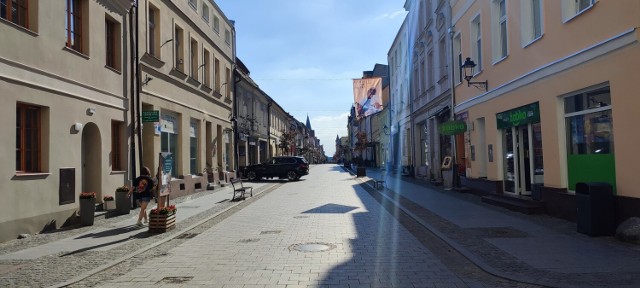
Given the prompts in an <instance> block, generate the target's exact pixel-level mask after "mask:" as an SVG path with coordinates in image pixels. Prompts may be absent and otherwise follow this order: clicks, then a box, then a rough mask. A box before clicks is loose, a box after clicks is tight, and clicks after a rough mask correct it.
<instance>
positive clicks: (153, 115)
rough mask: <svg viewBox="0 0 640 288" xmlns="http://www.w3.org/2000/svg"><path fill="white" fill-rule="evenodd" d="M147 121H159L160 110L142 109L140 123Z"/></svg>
mask: <svg viewBox="0 0 640 288" xmlns="http://www.w3.org/2000/svg"><path fill="white" fill-rule="evenodd" d="M147 122H160V111H159V110H152V111H142V123H147Z"/></svg>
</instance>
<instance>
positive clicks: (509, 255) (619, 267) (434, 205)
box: [350, 168, 640, 287]
mask: <svg viewBox="0 0 640 288" xmlns="http://www.w3.org/2000/svg"><path fill="white" fill-rule="evenodd" d="M350 172H351V173H354V172H353V171H350ZM366 172H367V176H365V177H361V178H362V180H363V181H365V182H368V183H369V184H371V185H372V187H373V181H371V180H377V179H381V177H382V173H381V170H380V169H375V168H367V171H366ZM354 174H355V173H354ZM384 180H385V185H384V187H385V190H384V195H385V197H387V198H388V199H389V200H391V201H394V202H395V203H396V204H397V205H399V206H400V207H401V208H402V209H403V210H404V211H405V212H406V213H408V214H410V215H411V216H413V217H414V218H416V219H418V221H419V222H420V223H421V224H422V225H424V226H425V227H427V228H428V229H429V230H431V231H432V232H433V233H434V234H436V235H437V236H439V237H440V238H441V239H442V240H444V241H445V242H447V243H448V244H449V245H451V246H452V247H453V248H455V249H456V250H458V251H459V252H460V253H462V254H463V255H464V256H465V257H467V258H468V259H469V260H471V261H472V262H474V263H475V264H477V265H479V266H480V267H481V268H482V269H483V270H485V271H487V272H489V273H492V274H494V275H498V276H501V277H504V278H508V279H513V280H516V281H522V282H527V283H533V284H541V285H546V286H552V287H585V286H600V285H602V286H607V287H609V286H616V287H640V246H638V245H633V244H629V243H624V242H620V241H618V240H616V239H615V238H614V237H589V236H587V235H584V234H580V233H578V232H577V229H576V228H577V226H576V224H575V223H572V222H568V221H564V220H561V219H557V218H553V217H551V216H548V215H525V214H521V213H517V212H512V211H509V210H507V209H503V208H500V207H495V206H491V205H489V204H486V203H482V202H481V201H480V198H479V197H477V196H475V195H471V194H464V193H461V192H457V191H454V190H449V191H448V190H445V189H444V188H442V187H438V186H434V185H432V184H430V183H427V182H426V181H423V180H420V179H414V178H408V177H404V176H401V175H398V174H396V175H394V174H391V173H387V174H386V179H384ZM379 191H381V190H379ZM407 200H408V201H407ZM415 204H417V205H415Z"/></svg>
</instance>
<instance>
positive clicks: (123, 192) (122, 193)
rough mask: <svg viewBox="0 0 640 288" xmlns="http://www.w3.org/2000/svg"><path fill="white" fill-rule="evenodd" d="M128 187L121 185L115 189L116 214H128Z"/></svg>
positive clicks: (129, 204) (129, 207)
mask: <svg viewBox="0 0 640 288" xmlns="http://www.w3.org/2000/svg"><path fill="white" fill-rule="evenodd" d="M127 193H129V186H127V185H123V186H120V187H118V188H116V211H118V214H129V211H131V199H130V198H129V197H128V196H127Z"/></svg>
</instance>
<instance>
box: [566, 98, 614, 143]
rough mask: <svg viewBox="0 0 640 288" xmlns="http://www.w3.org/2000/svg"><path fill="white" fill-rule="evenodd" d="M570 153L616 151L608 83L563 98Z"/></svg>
mask: <svg viewBox="0 0 640 288" xmlns="http://www.w3.org/2000/svg"><path fill="white" fill-rule="evenodd" d="M564 110H565V118H566V127H567V130H568V131H567V145H568V151H567V152H568V154H569V155H587V154H613V120H612V114H611V94H610V91H609V87H604V88H600V89H596V90H593V91H589V92H585V93H580V94H578V95H574V96H569V97H566V98H565V99H564Z"/></svg>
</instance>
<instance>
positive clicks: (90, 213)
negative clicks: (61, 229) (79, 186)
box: [79, 192, 96, 226]
mask: <svg viewBox="0 0 640 288" xmlns="http://www.w3.org/2000/svg"><path fill="white" fill-rule="evenodd" d="M79 198H80V224H82V225H83V226H91V225H93V220H94V218H95V216H94V214H95V212H96V192H82V193H80V197H79Z"/></svg>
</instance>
